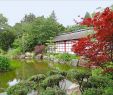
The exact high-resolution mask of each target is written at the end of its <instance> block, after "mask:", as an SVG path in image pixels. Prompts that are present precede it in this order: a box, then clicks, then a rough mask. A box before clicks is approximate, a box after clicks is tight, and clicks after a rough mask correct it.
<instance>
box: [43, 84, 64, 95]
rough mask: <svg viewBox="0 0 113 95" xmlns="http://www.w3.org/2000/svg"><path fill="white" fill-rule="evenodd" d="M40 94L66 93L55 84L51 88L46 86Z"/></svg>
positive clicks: (55, 94)
mask: <svg viewBox="0 0 113 95" xmlns="http://www.w3.org/2000/svg"><path fill="white" fill-rule="evenodd" d="M41 95H66V93H65V91H63V90H61V89H60V88H59V87H57V86H56V87H53V88H51V87H47V88H46V90H45V91H43V92H42V93H41Z"/></svg>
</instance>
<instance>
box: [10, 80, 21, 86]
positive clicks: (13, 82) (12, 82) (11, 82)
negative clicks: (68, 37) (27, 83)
mask: <svg viewBox="0 0 113 95" xmlns="http://www.w3.org/2000/svg"><path fill="white" fill-rule="evenodd" d="M19 82H20V80H17V79H14V80H13V81H9V82H8V85H9V86H13V85H15V84H17V83H19Z"/></svg>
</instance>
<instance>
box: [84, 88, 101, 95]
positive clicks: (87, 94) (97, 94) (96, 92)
mask: <svg viewBox="0 0 113 95" xmlns="http://www.w3.org/2000/svg"><path fill="white" fill-rule="evenodd" d="M102 93H103V90H102V89H101V88H100V89H95V88H89V89H87V90H85V91H84V92H83V95H102Z"/></svg>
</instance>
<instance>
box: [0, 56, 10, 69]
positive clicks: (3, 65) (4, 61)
mask: <svg viewBox="0 0 113 95" xmlns="http://www.w3.org/2000/svg"><path fill="white" fill-rule="evenodd" d="M9 69H10V61H9V59H8V58H6V57H4V56H0V71H8V70H9Z"/></svg>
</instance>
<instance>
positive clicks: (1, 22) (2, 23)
mask: <svg viewBox="0 0 113 95" xmlns="http://www.w3.org/2000/svg"><path fill="white" fill-rule="evenodd" d="M7 21H8V20H7V18H6V17H4V16H3V14H0V29H4V28H5V27H6V26H7V25H8V24H7Z"/></svg>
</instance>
